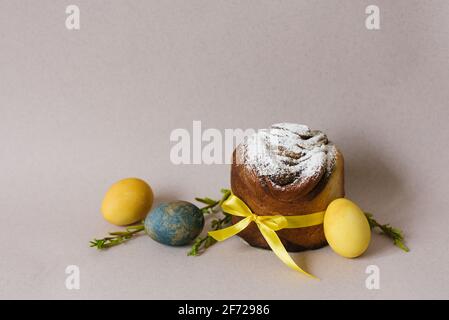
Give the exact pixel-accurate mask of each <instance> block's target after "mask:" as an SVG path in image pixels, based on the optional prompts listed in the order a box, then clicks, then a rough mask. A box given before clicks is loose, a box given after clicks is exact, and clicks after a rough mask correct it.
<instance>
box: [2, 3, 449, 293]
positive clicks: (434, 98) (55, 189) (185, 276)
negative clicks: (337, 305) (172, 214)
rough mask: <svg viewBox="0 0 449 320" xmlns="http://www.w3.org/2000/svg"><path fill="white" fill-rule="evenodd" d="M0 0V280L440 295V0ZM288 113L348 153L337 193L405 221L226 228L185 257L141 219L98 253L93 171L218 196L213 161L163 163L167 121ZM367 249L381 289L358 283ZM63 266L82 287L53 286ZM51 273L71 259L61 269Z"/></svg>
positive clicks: (448, 39)
mask: <svg viewBox="0 0 449 320" xmlns="http://www.w3.org/2000/svg"><path fill="white" fill-rule="evenodd" d="M73 3H74V4H76V5H77V6H78V8H79V9H80V30H68V29H67V27H66V24H65V22H66V18H67V17H68V14H67V13H66V5H67V4H63V3H61V2H60V1H56V0H45V1H39V2H37V1H25V0H22V1H12V0H11V1H8V0H0V168H1V170H0V181H1V183H0V226H1V228H2V229H1V230H0V252H1V255H2V257H1V259H0V298H63V299H82V298H89V299H97V298H113V299H116V298H138V299H140V298H145V299H158V298H167V299H175V298H180V299H184V298H186V299H187V298H188V299H214V298H229V299H244V298H250V299H259V298H272V299H280V298H284V299H306V298H320V299H328V298H334V299H339V298H355V299H381V298H446V299H447V298H449V266H448V264H449V251H448V250H447V243H448V242H449V233H448V225H449V215H448V214H447V207H448V205H449V200H448V199H449V197H448V195H447V191H448V181H449V173H448V172H449V171H448V170H447V164H448V160H449V151H448V150H449V148H448V147H447V141H448V139H449V129H448V125H447V122H448V116H449V111H448V110H449V109H448V105H447V104H448V101H449V86H448V84H449V19H448V16H449V3H448V2H447V1H404V0H397V1H393V2H392V1H384V0H378V1H376V5H377V6H378V7H379V9H380V30H368V29H367V28H366V24H365V19H366V18H367V17H368V15H367V14H366V13H365V9H366V7H367V6H368V5H370V4H372V3H371V2H368V1H344V2H342V1H335V0H332V1H297V0H295V1H265V0H262V1H261V0H257V1H255V0H254V1H218V0H214V1H206V0H189V1H185V0H182V1H181V0H179V1H178V0H173V1H148V0H145V1H143V0H136V1H86V0H77V1H73ZM194 120H197V121H201V125H202V128H203V130H205V129H208V128H215V129H218V130H219V131H220V132H224V130H225V129H235V128H242V129H246V128H256V129H257V128H264V127H267V126H269V125H270V124H272V123H276V122H284V121H288V122H297V123H304V124H307V125H309V126H310V127H312V128H314V129H320V130H323V131H325V132H326V133H327V134H328V136H329V137H330V138H331V139H332V141H333V142H335V144H337V145H338V147H339V148H340V149H341V150H342V152H343V154H344V156H345V160H346V163H345V170H346V173H345V178H346V191H347V196H348V197H349V198H351V199H353V200H354V201H356V202H357V203H358V204H359V205H360V206H361V207H362V208H364V209H365V210H367V211H370V212H372V213H374V214H375V216H376V218H378V219H379V220H380V221H384V222H390V223H391V224H392V225H394V226H398V227H400V228H401V229H403V230H404V232H405V234H406V239H407V244H408V245H409V247H410V248H411V251H410V252H409V253H404V252H402V251H401V250H399V249H398V248H396V247H394V246H393V245H392V244H391V243H390V241H389V240H388V239H386V238H384V237H382V236H380V235H377V234H375V235H374V236H373V239H372V243H371V245H370V247H369V249H368V251H367V252H366V253H365V254H364V255H363V256H362V257H360V258H357V259H352V260H348V259H345V258H342V257H340V256H338V255H336V254H335V253H333V252H332V250H331V249H330V248H329V247H326V248H323V249H320V250H315V251H308V252H303V253H295V254H293V255H292V256H293V257H294V259H295V260H296V261H297V262H298V263H299V264H300V265H301V266H303V267H304V268H305V269H307V270H309V271H311V272H313V273H314V274H315V275H317V276H318V277H320V278H321V281H314V280H310V279H308V278H306V277H304V276H301V275H299V274H298V273H296V272H294V271H291V270H290V269H288V268H287V267H285V266H284V265H283V264H282V263H281V262H280V261H279V260H278V259H277V258H276V257H275V256H274V255H273V254H272V252H269V251H264V250H258V249H254V248H252V247H250V246H248V245H246V244H244V242H243V241H242V240H240V239H239V238H238V237H234V238H232V239H229V240H227V241H226V242H223V243H219V244H217V245H215V246H214V247H212V248H210V249H209V250H208V251H207V252H206V253H205V254H203V255H202V256H199V257H188V256H187V255H186V252H187V251H188V247H178V248H172V247H167V246H163V245H161V244H159V243H157V242H154V241H152V240H151V239H149V238H147V237H139V238H137V239H135V240H133V241H130V242H129V243H127V244H126V245H123V246H120V247H117V248H114V249H111V250H109V251H106V252H99V251H96V250H94V249H91V248H89V247H88V241H89V240H90V239H91V238H93V237H100V236H102V235H104V234H106V232H107V231H110V230H115V229H116V228H115V227H114V226H112V225H110V224H108V223H107V222H106V221H104V220H103V218H102V216H101V214H100V205H101V200H102V197H103V195H104V193H105V191H106V190H107V188H108V187H109V186H110V185H111V184H112V183H113V182H115V181H117V180H119V179H121V178H124V177H130V176H135V177H140V178H142V179H145V180H147V181H148V182H149V183H150V184H151V186H152V188H153V190H154V193H155V203H156V204H157V203H160V202H162V201H167V200H176V199H183V200H189V201H192V200H193V198H194V197H195V196H210V197H217V196H219V189H220V188H221V187H227V186H229V169H230V168H229V165H226V164H221V165H220V164H213V165H206V164H197V165H188V164H185V165H175V164H174V163H173V162H172V161H171V159H170V151H171V150H172V148H173V142H171V141H170V134H171V133H172V132H173V131H174V130H176V129H180V128H184V129H186V130H187V131H188V132H192V130H193V129H192V126H193V121H194ZM373 265H374V266H376V267H377V269H376V270H378V275H379V285H380V286H379V288H377V289H376V288H374V289H373V288H371V289H370V287H369V286H367V283H366V280H367V278H368V277H369V276H370V275H369V274H368V273H367V272H369V271H370V270H371V269H370V268H369V266H373ZM67 266H76V270H77V271H79V273H78V275H79V287H71V290H69V289H70V286H69V288H68V287H67V286H66V285H67V278H68V277H69V276H71V275H72V276H73V275H74V274H73V273H71V271H70V270H75V269H70V268H69V269H67ZM66 271H67V272H68V273H66Z"/></svg>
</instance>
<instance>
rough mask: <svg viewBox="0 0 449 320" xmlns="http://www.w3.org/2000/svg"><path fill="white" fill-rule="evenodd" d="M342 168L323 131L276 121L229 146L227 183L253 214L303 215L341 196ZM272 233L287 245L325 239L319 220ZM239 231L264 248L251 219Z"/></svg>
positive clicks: (310, 245)
mask: <svg viewBox="0 0 449 320" xmlns="http://www.w3.org/2000/svg"><path fill="white" fill-rule="evenodd" d="M343 173H344V166H343V156H342V154H341V153H340V152H339V151H338V150H337V148H336V147H335V146H334V145H333V144H332V143H331V142H329V141H328V139H327V136H326V135H325V134H324V133H322V132H321V131H317V130H310V129H309V128H308V127H307V126H304V125H299V124H293V123H280V124H275V125H272V126H271V127H270V128H268V129H264V130H259V131H258V132H257V133H255V134H253V135H251V136H248V137H246V138H245V140H244V141H243V142H242V143H241V144H240V145H239V146H237V148H236V149H235V150H234V153H233V163H232V168H231V189H232V191H233V193H234V194H235V195H236V196H237V197H239V198H240V199H242V200H243V201H244V202H245V203H246V204H247V205H248V207H249V208H250V209H251V210H252V211H253V212H254V213H255V214H257V215H278V214H280V215H286V216H288V215H304V214H309V213H314V212H318V211H323V210H325V209H326V207H327V206H328V204H329V203H330V202H331V201H332V200H334V199H336V198H340V197H343V196H344V174H343ZM232 219H233V223H236V222H238V221H239V220H240V219H241V218H240V217H236V216H233V218H232ZM277 234H278V236H279V238H280V239H281V241H282V243H283V244H284V246H285V248H286V249H287V250H288V251H302V250H308V249H315V248H320V247H322V246H324V245H326V239H325V237H324V231H323V226H322V225H318V226H313V227H307V228H299V229H283V230H280V231H278V232H277ZM238 235H239V236H240V237H242V238H243V239H244V240H245V241H246V242H248V243H249V244H250V245H252V246H255V247H261V248H267V249H268V248H269V246H268V244H267V243H266V241H265V239H264V238H263V236H262V235H261V234H260V232H259V231H258V229H257V227H256V225H255V224H254V223H251V224H250V225H249V226H248V227H247V228H246V229H245V230H243V231H241V232H240V233H239V234H238Z"/></svg>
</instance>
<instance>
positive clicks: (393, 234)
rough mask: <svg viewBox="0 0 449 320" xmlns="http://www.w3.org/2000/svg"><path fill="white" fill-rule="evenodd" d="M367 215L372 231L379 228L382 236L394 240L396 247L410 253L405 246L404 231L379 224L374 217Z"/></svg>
mask: <svg viewBox="0 0 449 320" xmlns="http://www.w3.org/2000/svg"><path fill="white" fill-rule="evenodd" d="M365 215H366V217H367V219H368V223H369V225H370V227H371V229H375V228H378V229H379V230H380V232H381V233H382V234H384V235H386V236H387V237H389V238H391V239H393V243H394V245H395V246H397V247H399V248H401V249H402V250H404V251H405V252H409V251H410V249H409V248H408V247H407V246H406V245H405V242H404V233H403V232H402V230H400V229H397V228H393V227H392V226H390V225H389V224H380V223H379V222H377V221H376V220H375V219H374V217H373V215H372V214H371V213H365Z"/></svg>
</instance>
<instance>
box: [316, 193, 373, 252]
mask: <svg viewBox="0 0 449 320" xmlns="http://www.w3.org/2000/svg"><path fill="white" fill-rule="evenodd" d="M323 224H324V235H325V236H326V240H327V242H328V243H329V245H330V247H331V248H332V250H334V251H335V252H336V253H338V254H339V255H341V256H343V257H346V258H355V257H358V256H360V255H361V254H363V253H364V252H365V250H366V249H367V248H368V245H369V243H370V240H371V229H370V226H369V223H368V219H367V218H366V216H365V214H364V213H363V211H362V210H361V209H360V208H359V207H358V206H357V205H356V204H355V203H353V202H351V201H349V200H347V199H344V198H340V199H336V200H334V201H332V202H331V203H330V204H329V206H328V207H327V209H326V213H325V215H324V223H323Z"/></svg>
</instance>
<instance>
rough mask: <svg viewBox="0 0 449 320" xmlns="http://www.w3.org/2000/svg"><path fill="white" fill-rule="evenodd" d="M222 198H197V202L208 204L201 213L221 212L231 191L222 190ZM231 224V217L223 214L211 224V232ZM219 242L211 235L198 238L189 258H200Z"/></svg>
mask: <svg viewBox="0 0 449 320" xmlns="http://www.w3.org/2000/svg"><path fill="white" fill-rule="evenodd" d="M221 193H222V197H221V199H220V200H213V199H211V198H208V197H206V198H195V200H196V201H198V202H201V203H204V204H206V206H205V207H203V208H201V211H202V212H203V213H204V214H206V215H210V214H216V213H217V212H218V211H220V208H221V204H222V203H223V201H225V200H226V199H227V198H228V197H229V196H230V194H231V190H229V189H221ZM230 223H231V215H230V214H228V213H226V212H223V217H221V218H215V219H213V220H212V222H211V230H219V229H222V228H224V227H226V226H227V225H229V224H230ZM216 242H217V240H215V239H214V238H212V237H211V236H209V235H205V236H202V237H198V238H196V240H195V242H194V243H193V245H192V248H191V249H190V251H189V252H188V253H187V255H189V256H198V255H200V254H201V253H203V252H204V251H205V250H206V249H207V248H209V247H210V246H212V245H214V244H215V243H216Z"/></svg>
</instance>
